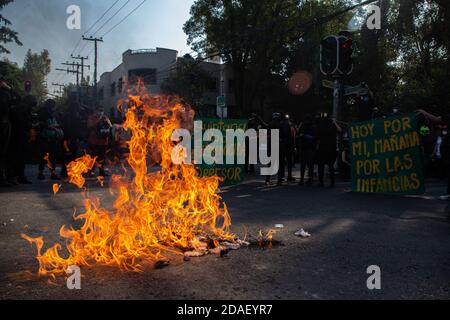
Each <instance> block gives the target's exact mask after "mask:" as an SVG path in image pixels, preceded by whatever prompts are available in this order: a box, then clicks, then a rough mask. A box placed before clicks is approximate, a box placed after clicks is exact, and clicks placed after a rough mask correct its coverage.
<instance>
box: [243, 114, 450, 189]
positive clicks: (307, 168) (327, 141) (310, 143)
mask: <svg viewBox="0 0 450 320" xmlns="http://www.w3.org/2000/svg"><path fill="white" fill-rule="evenodd" d="M398 115H401V110H400V108H398V107H394V108H393V110H392V113H391V114H388V115H387V114H384V113H382V112H381V111H380V110H379V109H378V108H376V107H374V108H373V111H372V115H371V118H372V119H374V118H384V117H387V116H398ZM417 117H418V119H417V120H418V123H419V127H420V130H419V134H420V137H421V146H422V156H423V165H424V176H425V177H427V178H432V177H433V178H440V179H442V178H445V177H447V180H448V188H447V194H450V137H449V135H448V126H449V119H450V116H446V117H445V116H444V117H438V116H434V115H431V114H429V113H427V112H426V111H424V110H418V111H417ZM347 127H348V124H347V123H343V122H338V121H336V120H335V119H332V118H330V117H329V116H328V115H326V114H317V115H311V114H308V115H306V116H304V118H303V120H302V121H301V122H300V123H299V124H297V125H296V124H295V123H294V122H293V121H292V120H291V119H290V117H289V115H284V116H283V115H282V114H281V113H274V114H273V115H272V120H271V122H270V123H265V122H264V121H263V120H262V119H261V118H259V117H258V116H257V115H255V114H254V115H253V116H252V118H250V120H249V121H248V124H247V128H248V129H278V130H279V133H280V138H279V139H280V141H279V143H280V144H279V145H280V163H279V167H280V170H279V172H278V175H277V182H278V184H279V185H281V184H282V183H283V182H285V181H288V182H295V180H296V179H295V178H294V177H293V174H292V170H293V166H294V165H295V164H296V163H297V164H299V167H300V175H299V176H300V177H299V179H300V181H299V184H300V185H302V186H303V185H308V186H312V185H313V184H314V183H315V179H318V181H317V182H318V185H319V186H320V187H323V186H325V167H326V168H327V169H328V172H329V180H330V181H329V186H330V187H334V185H335V180H336V179H335V176H336V169H338V171H339V174H340V176H341V177H342V178H343V179H347V180H348V179H349V178H350V175H351V158H350V152H349V137H348V133H347V132H348V131H347ZM269 141H270V139H269ZM268 150H270V146H268ZM286 168H287V176H286ZM246 171H247V172H249V173H253V172H254V171H255V168H254V166H253V165H249V164H247V165H246ZM307 173H308V176H306V174H307ZM270 179H271V177H266V184H270Z"/></svg>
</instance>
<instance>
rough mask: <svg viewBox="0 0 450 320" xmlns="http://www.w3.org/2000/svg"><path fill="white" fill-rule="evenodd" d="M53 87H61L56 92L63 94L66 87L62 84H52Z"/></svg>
mask: <svg viewBox="0 0 450 320" xmlns="http://www.w3.org/2000/svg"><path fill="white" fill-rule="evenodd" d="M52 86H55V87H59V90H55V92H58V93H63V92H64V88H65V86H66V85H64V84H60V83H52Z"/></svg>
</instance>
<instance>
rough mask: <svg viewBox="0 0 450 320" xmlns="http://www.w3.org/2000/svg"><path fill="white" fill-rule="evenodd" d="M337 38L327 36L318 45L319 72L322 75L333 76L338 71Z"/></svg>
mask: <svg viewBox="0 0 450 320" xmlns="http://www.w3.org/2000/svg"><path fill="white" fill-rule="evenodd" d="M338 44H339V43H338V38H337V37H335V36H328V37H326V38H324V39H323V40H322V42H321V45H320V71H322V73H323V74H324V75H327V76H329V75H333V74H335V73H336V72H337V70H338V54H339V46H338Z"/></svg>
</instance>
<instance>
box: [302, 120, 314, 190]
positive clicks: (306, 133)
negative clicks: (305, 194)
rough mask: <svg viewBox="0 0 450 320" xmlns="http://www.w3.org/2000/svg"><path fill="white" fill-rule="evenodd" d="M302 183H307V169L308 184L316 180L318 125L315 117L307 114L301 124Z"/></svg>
mask: <svg viewBox="0 0 450 320" xmlns="http://www.w3.org/2000/svg"><path fill="white" fill-rule="evenodd" d="M299 136H300V185H302V186H303V185H304V184H305V175H306V169H308V176H309V179H308V185H312V184H313V182H314V159H315V157H316V146H317V143H316V142H317V139H316V126H315V122H314V118H313V117H312V116H311V115H307V116H306V117H305V119H304V121H303V122H302V123H301V124H300V128H299Z"/></svg>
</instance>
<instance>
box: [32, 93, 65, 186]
mask: <svg viewBox="0 0 450 320" xmlns="http://www.w3.org/2000/svg"><path fill="white" fill-rule="evenodd" d="M55 109H56V102H55V101H54V100H52V99H49V100H47V101H45V103H44V105H43V106H42V108H41V110H40V111H39V123H40V132H39V143H40V157H39V158H40V159H39V175H38V179H39V180H44V179H45V175H44V169H45V167H46V166H47V167H48V168H49V170H50V173H51V176H50V177H51V179H52V180H58V179H59V177H58V175H57V174H56V173H55V170H56V157H57V155H58V153H59V151H60V147H61V143H62V141H63V139H64V132H63V130H62V128H61V126H60V125H59V123H58V121H57V120H56V117H55Z"/></svg>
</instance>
